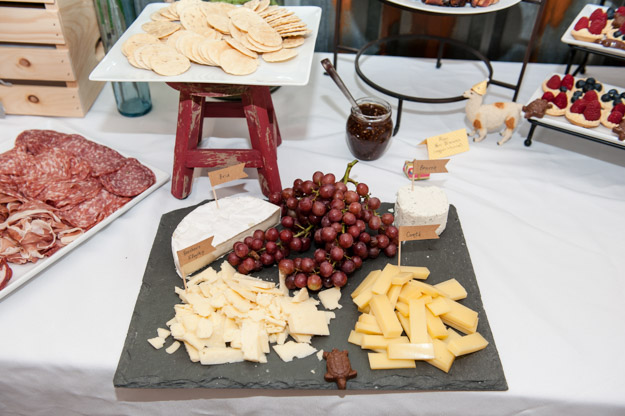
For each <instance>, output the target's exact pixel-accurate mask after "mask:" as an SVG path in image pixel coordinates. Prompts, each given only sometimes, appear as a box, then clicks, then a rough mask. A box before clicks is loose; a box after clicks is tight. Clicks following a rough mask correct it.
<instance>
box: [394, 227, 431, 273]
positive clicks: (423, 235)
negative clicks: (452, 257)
mask: <svg viewBox="0 0 625 416" xmlns="http://www.w3.org/2000/svg"><path fill="white" fill-rule="evenodd" d="M439 226H440V224H432V225H410V226H403V227H399V238H398V240H399V245H398V246H397V257H398V258H397V265H398V266H401V246H402V244H401V243H402V242H403V241H413V240H435V239H438V238H439V237H438V234H436V229H437V228H438V227H439Z"/></svg>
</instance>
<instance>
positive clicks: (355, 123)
mask: <svg viewBox="0 0 625 416" xmlns="http://www.w3.org/2000/svg"><path fill="white" fill-rule="evenodd" d="M356 103H357V104H358V107H360V111H361V112H362V114H358V113H357V112H356V111H354V109H353V108H352V110H351V114H350V116H349V118H348V119H347V127H346V131H347V147H349V150H350V151H351V152H352V154H353V155H354V156H355V157H356V158H358V159H360V160H375V159H378V158H379V157H380V156H382V153H384V151H385V150H386V148H387V146H388V144H389V143H390V141H391V136H392V135H393V120H392V119H391V106H390V104H389V103H387V102H386V101H384V100H381V99H379V98H375V97H364V98H359V99H358V100H356Z"/></svg>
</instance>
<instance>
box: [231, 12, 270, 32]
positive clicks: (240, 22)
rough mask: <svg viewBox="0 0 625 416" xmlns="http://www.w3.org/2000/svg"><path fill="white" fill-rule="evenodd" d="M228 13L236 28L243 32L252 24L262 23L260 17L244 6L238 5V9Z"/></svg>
mask: <svg viewBox="0 0 625 416" xmlns="http://www.w3.org/2000/svg"><path fill="white" fill-rule="evenodd" d="M228 15H229V16H230V19H231V20H232V23H234V25H235V26H236V27H237V29H239V30H242V31H243V32H247V31H248V29H249V27H250V26H252V25H254V24H258V23H264V21H263V18H262V17H260V16H259V15H257V14H256V13H254V12H253V11H251V10H250V9H248V8H245V7H239V8H238V9H235V10H233V11H232V12H230V13H229V14H228Z"/></svg>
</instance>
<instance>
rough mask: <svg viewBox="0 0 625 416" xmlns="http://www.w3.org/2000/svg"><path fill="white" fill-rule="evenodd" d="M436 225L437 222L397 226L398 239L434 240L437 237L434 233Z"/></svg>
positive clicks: (437, 225)
mask: <svg viewBox="0 0 625 416" xmlns="http://www.w3.org/2000/svg"><path fill="white" fill-rule="evenodd" d="M438 227H440V225H439V224H432V225H411V226H405V227H399V241H400V242H402V241H412V240H435V239H437V238H439V237H438V234H436V229H437V228H438Z"/></svg>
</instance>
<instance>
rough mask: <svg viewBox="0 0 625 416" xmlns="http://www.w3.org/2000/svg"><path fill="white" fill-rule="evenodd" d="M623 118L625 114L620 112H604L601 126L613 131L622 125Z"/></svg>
mask: <svg viewBox="0 0 625 416" xmlns="http://www.w3.org/2000/svg"><path fill="white" fill-rule="evenodd" d="M623 118H624V117H623V113H621V112H620V111H615V110H612V111H611V112H609V111H605V110H604V111H603V112H602V113H601V124H603V125H604V126H605V127H607V128H609V129H613V128H615V127H616V126H618V125H619V124H621V122H622V121H623Z"/></svg>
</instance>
